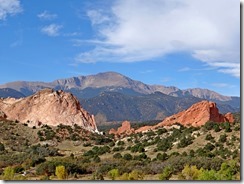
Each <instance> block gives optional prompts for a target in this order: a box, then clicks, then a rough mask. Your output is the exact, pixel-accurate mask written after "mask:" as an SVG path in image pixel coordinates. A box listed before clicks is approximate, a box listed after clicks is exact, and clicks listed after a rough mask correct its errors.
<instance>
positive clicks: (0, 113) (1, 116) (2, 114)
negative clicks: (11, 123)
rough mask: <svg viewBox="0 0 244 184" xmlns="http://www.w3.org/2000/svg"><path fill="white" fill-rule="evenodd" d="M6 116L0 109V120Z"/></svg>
mask: <svg viewBox="0 0 244 184" xmlns="http://www.w3.org/2000/svg"><path fill="white" fill-rule="evenodd" d="M6 118H7V116H6V114H5V113H4V112H3V111H0V120H2V119H6Z"/></svg>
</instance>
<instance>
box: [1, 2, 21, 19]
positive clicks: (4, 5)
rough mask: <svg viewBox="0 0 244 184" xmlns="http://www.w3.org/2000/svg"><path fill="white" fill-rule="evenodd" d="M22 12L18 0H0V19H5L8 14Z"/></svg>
mask: <svg viewBox="0 0 244 184" xmlns="http://www.w3.org/2000/svg"><path fill="white" fill-rule="evenodd" d="M20 12H22V7H21V5H20V1H19V0H0V20H5V19H6V17H7V16H8V15H15V14H17V13H20Z"/></svg>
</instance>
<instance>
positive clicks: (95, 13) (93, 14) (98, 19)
mask: <svg viewBox="0 0 244 184" xmlns="http://www.w3.org/2000/svg"><path fill="white" fill-rule="evenodd" d="M87 16H88V17H89V18H90V20H91V22H92V25H96V24H102V23H104V22H107V21H109V20H110V18H109V17H108V16H107V15H104V14H103V13H102V12H100V11H99V10H89V11H87Z"/></svg>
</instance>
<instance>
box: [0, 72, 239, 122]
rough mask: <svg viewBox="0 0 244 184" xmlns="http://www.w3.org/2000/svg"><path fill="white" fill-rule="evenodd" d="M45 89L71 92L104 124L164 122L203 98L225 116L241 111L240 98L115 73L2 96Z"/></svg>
mask: <svg viewBox="0 0 244 184" xmlns="http://www.w3.org/2000/svg"><path fill="white" fill-rule="evenodd" d="M44 88H52V89H55V90H64V91H67V92H71V93H72V94H74V95H75V96H76V97H77V98H78V99H79V101H80V103H81V105H82V106H83V107H84V108H85V109H86V110H88V111H89V112H90V113H92V114H95V115H96V116H95V117H96V118H97V119H98V120H99V118H100V119H101V121H105V120H106V121H123V120H136V121H145V120H153V119H164V118H165V117H167V116H169V115H172V114H174V113H177V112H179V111H182V110H184V109H186V108H189V107H190V106H191V105H192V104H194V103H196V102H199V101H202V100H203V99H205V100H210V101H214V102H216V103H217V104H218V107H219V110H220V112H221V113H226V112H229V111H230V112H237V111H239V110H240V97H232V96H224V95H221V94H218V93H216V92H214V91H211V90H208V89H201V88H192V89H185V90H181V89H179V88H177V87H174V86H170V87H167V86H163V85H148V84H144V83H143V82H140V81H136V80H133V79H130V78H129V77H126V76H124V75H122V74H119V73H115V72H105V73H98V74H96V75H88V76H78V77H72V78H67V79H58V80H55V81H53V82H28V81H16V82H10V83H6V84H3V85H0V97H4V98H6V97H15V98H21V97H25V96H30V95H33V94H34V93H36V92H37V91H39V90H42V89H44ZM97 119H96V120H97Z"/></svg>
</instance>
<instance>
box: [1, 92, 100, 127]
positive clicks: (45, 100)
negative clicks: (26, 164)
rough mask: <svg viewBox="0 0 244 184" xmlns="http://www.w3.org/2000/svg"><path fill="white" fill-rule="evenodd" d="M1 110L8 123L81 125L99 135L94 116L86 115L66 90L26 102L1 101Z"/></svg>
mask: <svg viewBox="0 0 244 184" xmlns="http://www.w3.org/2000/svg"><path fill="white" fill-rule="evenodd" d="M0 110H1V111H3V112H4V113H5V114H6V116H7V119H9V120H18V121H20V122H23V123H26V122H29V123H28V124H29V125H30V126H38V125H41V124H47V125H51V126H57V125H59V124H63V125H74V124H77V125H79V126H82V127H83V128H85V129H87V130H90V131H97V126H96V122H95V120H94V116H93V115H91V114H89V113H88V112H87V111H85V110H84V109H83V108H82V107H81V106H80V103H79V101H78V100H77V99H76V98H75V97H74V96H73V95H72V94H71V93H66V92H63V91H62V90H59V91H53V90H52V89H44V90H41V91H39V92H37V93H36V94H34V95H32V96H29V97H26V98H21V99H14V98H6V99H0Z"/></svg>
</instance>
